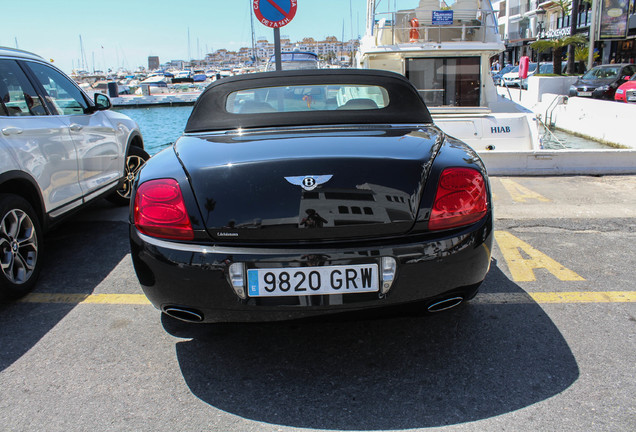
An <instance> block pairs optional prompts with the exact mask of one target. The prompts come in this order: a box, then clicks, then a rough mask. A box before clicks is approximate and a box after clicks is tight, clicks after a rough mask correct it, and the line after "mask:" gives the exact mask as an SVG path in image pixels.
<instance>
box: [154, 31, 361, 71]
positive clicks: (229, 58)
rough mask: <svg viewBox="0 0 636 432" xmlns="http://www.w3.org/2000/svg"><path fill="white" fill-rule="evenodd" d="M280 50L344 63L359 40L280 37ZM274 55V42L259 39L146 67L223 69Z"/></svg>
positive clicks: (255, 61)
mask: <svg viewBox="0 0 636 432" xmlns="http://www.w3.org/2000/svg"><path fill="white" fill-rule="evenodd" d="M280 43H281V51H283V52H286V51H310V52H313V53H315V54H317V55H318V57H319V59H320V60H321V61H322V62H324V63H325V64H333V65H338V66H348V65H350V64H351V62H352V59H353V57H354V56H355V52H356V50H357V49H358V46H359V41H358V40H357V39H352V40H350V41H348V42H343V41H339V40H338V38H337V37H335V36H328V37H327V38H325V40H322V41H317V40H315V39H314V38H310V37H307V38H304V39H303V40H302V41H300V42H292V41H291V40H290V39H289V37H286V36H281V41H280ZM273 55H274V43H273V42H268V41H267V39H265V38H259V39H258V40H257V41H256V43H255V45H254V48H252V47H243V48H240V49H239V50H238V51H229V50H227V49H218V50H216V51H214V52H213V53H208V54H207V55H206V56H205V58H204V59H195V60H190V61H186V60H171V61H168V62H166V63H163V64H161V63H160V62H159V58H158V57H154V56H153V57H148V69H149V70H156V69H160V68H163V69H185V68H188V67H193V68H210V67H211V68H223V67H233V66H238V65H246V66H257V65H258V64H262V63H266V62H267V61H268V60H269V58H270V57H271V56H273Z"/></svg>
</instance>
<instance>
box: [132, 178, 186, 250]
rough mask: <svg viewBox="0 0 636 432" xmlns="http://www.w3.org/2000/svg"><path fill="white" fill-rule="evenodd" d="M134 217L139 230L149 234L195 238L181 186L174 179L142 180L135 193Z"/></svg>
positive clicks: (177, 238)
mask: <svg viewBox="0 0 636 432" xmlns="http://www.w3.org/2000/svg"><path fill="white" fill-rule="evenodd" d="M133 219H134V222H135V226H136V227H137V229H138V230H139V231H140V232H142V233H143V234H147V235H149V236H152V237H162V238H167V239H174V240H192V239H193V238H194V231H193V230H192V224H191V223H190V218H189V217H188V212H187V211H186V208H185V203H184V202H183V195H182V194H181V188H180V187H179V183H177V181H176V180H174V179H159V180H150V181H147V182H145V183H142V184H141V185H140V186H139V188H138V189H137V194H136V195H135V208H134V213H133Z"/></svg>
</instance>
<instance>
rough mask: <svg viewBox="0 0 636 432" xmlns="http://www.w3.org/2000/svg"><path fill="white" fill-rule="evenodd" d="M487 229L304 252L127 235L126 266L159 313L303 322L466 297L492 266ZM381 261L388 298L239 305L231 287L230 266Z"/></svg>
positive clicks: (486, 225)
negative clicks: (388, 278)
mask: <svg viewBox="0 0 636 432" xmlns="http://www.w3.org/2000/svg"><path fill="white" fill-rule="evenodd" d="M492 230H493V222H492V214H491V213H489V214H488V215H487V216H486V217H485V218H484V219H482V220H481V221H479V222H477V223H475V224H473V225H471V226H469V227H467V228H464V229H461V230H454V231H449V232H445V233H437V234H435V235H434V236H432V235H430V234H429V235H426V236H422V237H421V238H417V239H416V238H415V237H411V238H403V239H399V240H395V241H394V242H392V243H387V242H386V240H384V241H382V242H377V244H373V243H372V242H370V243H366V244H365V245H364V246H358V245H356V246H351V247H347V246H342V245H338V247H326V248H322V247H321V248H318V247H316V248H312V249H308V248H307V247H305V248H303V249H263V248H250V247H219V246H202V245H193V244H186V243H174V242H168V241H162V240H157V239H153V238H149V237H146V236H143V235H141V234H140V233H139V232H138V231H137V230H136V228H135V227H134V226H131V228H130V241H131V251H132V254H131V255H132V259H133V264H134V267H135V271H136V273H137V276H138V278H139V281H140V283H141V285H142V288H143V291H144V293H145V294H146V296H147V297H148V299H149V300H150V301H151V303H152V304H153V305H154V306H155V307H156V308H158V309H160V310H162V311H163V310H165V309H166V308H171V307H176V308H185V309H187V310H195V311H196V312H197V313H199V314H201V315H202V317H203V321H205V322H263V321H281V320H291V319H300V318H308V317H313V316H319V315H327V314H335V313H347V312H355V311H362V310H367V309H378V308H390V307H398V306H401V305H407V304H416V303H418V304H419V303H423V306H426V304H427V302H428V303H433V302H435V301H438V300H439V299H440V298H444V297H445V296H448V295H449V294H458V295H460V296H464V297H470V296H471V295H472V294H473V293H474V290H475V287H476V286H477V285H478V284H479V283H481V282H482V281H483V279H484V277H485V276H486V273H487V272H488V269H489V266H490V256H491V249H492V242H493V236H492ZM383 256H391V257H394V258H395V259H396V261H397V263H398V265H397V273H396V277H395V280H394V282H393V286H392V287H391V289H390V291H389V292H388V293H387V294H380V293H377V292H376V293H356V294H343V295H317V296H293V297H276V298H271V297H270V298H250V297H248V298H247V299H241V298H240V297H239V296H238V295H237V294H235V292H234V290H233V288H232V286H231V285H230V281H229V277H228V269H229V266H230V264H232V263H235V262H244V263H246V265H247V266H248V267H301V266H306V265H312V266H315V265H351V264H360V263H369V262H375V261H377V260H379V259H380V258H381V257H383Z"/></svg>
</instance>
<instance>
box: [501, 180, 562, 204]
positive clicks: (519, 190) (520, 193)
mask: <svg viewBox="0 0 636 432" xmlns="http://www.w3.org/2000/svg"><path fill="white" fill-rule="evenodd" d="M499 181H501V184H503V186H504V187H505V188H506V190H507V191H508V193H509V194H510V196H511V197H512V200H513V201H515V202H522V203H524V202H526V200H530V199H533V200H537V201H541V202H550V200H549V199H548V198H546V197H544V196H543V195H541V194H538V193H536V192H534V191H531V190H530V189H528V188H527V187H525V186H521V185H520V184H519V183H517V182H515V181H513V180H510V179H506V178H501V179H499Z"/></svg>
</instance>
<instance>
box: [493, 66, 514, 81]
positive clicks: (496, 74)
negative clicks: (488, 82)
mask: <svg viewBox="0 0 636 432" xmlns="http://www.w3.org/2000/svg"><path fill="white" fill-rule="evenodd" d="M514 68H515V66H514V65H511V64H509V65H506V66H504V67H503V68H501V70H500V71H499V72H494V73H493V74H492V79H493V81H494V82H495V85H503V83H502V82H501V77H503V76H504V75H505V74H507V73H508V72H511V71H512V70H513V69H514Z"/></svg>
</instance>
